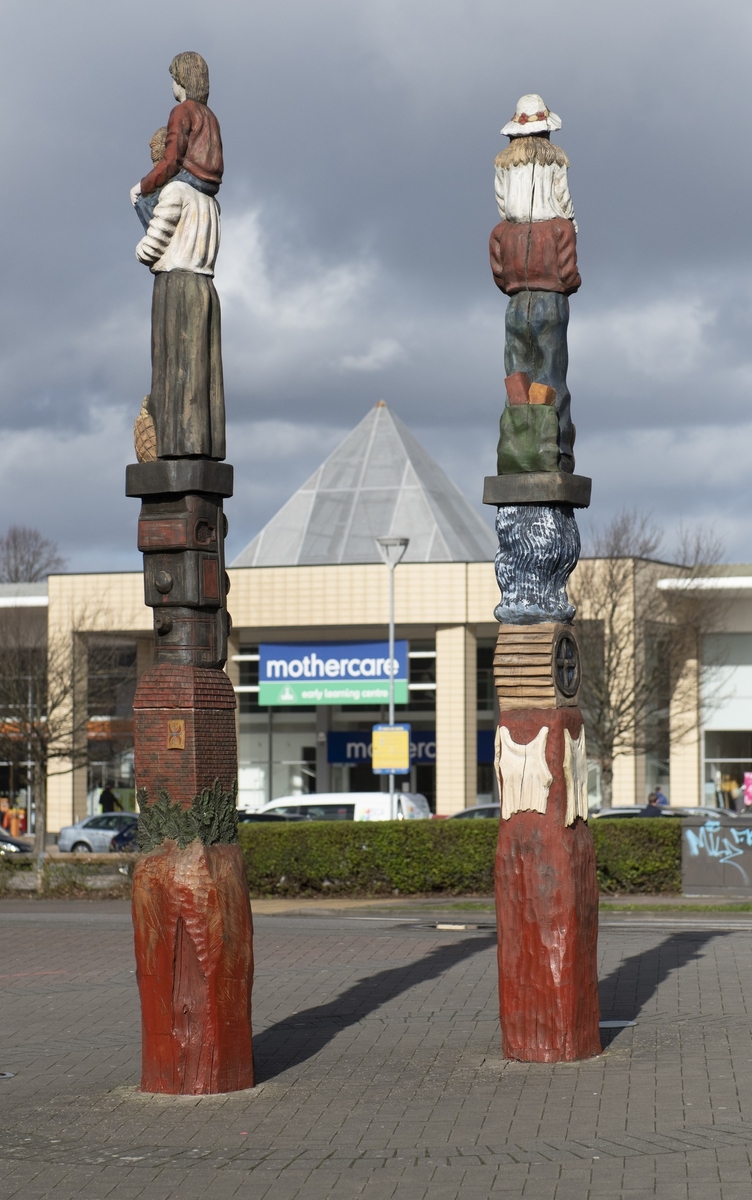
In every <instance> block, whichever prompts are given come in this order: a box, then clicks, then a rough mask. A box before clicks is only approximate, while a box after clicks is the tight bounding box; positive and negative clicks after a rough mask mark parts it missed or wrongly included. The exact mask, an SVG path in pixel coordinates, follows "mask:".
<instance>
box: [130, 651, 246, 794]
mask: <svg viewBox="0 0 752 1200" xmlns="http://www.w3.org/2000/svg"><path fill="white" fill-rule="evenodd" d="M133 718H134V734H135V746H136V787H137V788H146V790H147V792H148V794H149V795H150V796H158V795H159V793H160V792H161V791H163V790H164V791H167V792H168V793H169V795H170V797H171V799H172V800H173V801H174V802H177V803H179V804H180V805H181V806H182V807H183V808H190V807H191V805H192V803H193V797H194V796H196V795H197V794H199V793H201V792H202V791H203V790H204V788H206V787H211V786H212V784H213V783H214V780H215V779H218V780H219V783H220V785H221V787H222V789H223V790H224V791H226V792H229V791H231V789H232V786H233V783H234V780H235V778H236V776H237V773H238V752H237V741H236V736H235V692H234V690H233V686H232V684H231V683H230V681H229V679H228V678H227V676H226V675H225V674H224V672H223V671H212V670H208V669H205V668H202V667H188V666H175V665H173V664H171V663H161V664H158V665H157V666H155V667H151V668H150V669H149V670H148V671H145V672H144V674H143V675H142V676H141V679H140V680H139V684H138V687H137V688H136V695H135V697H134V700H133ZM175 720H183V721H184V722H185V748H184V749H182V750H179V749H172V748H170V747H169V746H168V723H169V722H170V721H175Z"/></svg>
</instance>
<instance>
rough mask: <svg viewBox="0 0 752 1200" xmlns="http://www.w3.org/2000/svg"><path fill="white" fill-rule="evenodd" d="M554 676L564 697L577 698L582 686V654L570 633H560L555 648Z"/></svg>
mask: <svg viewBox="0 0 752 1200" xmlns="http://www.w3.org/2000/svg"><path fill="white" fill-rule="evenodd" d="M554 676H555V678H556V686H557V687H558V689H559V691H560V692H561V694H562V696H567V697H571V696H575V695H576V694H577V691H578V689H579V686H580V652H579V649H578V646H577V642H576V641H575V639H574V638H573V637H572V635H571V634H569V633H560V634H559V636H558V638H557V639H556V645H555V646H554Z"/></svg>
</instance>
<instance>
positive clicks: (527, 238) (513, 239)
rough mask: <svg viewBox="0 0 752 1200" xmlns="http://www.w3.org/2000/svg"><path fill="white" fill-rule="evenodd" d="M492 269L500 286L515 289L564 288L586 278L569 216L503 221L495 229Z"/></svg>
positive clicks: (573, 289)
mask: <svg viewBox="0 0 752 1200" xmlns="http://www.w3.org/2000/svg"><path fill="white" fill-rule="evenodd" d="M489 251H490V254H491V270H492V271H493V277H494V280H495V281H496V286H497V287H498V288H500V289H501V291H502V292H505V293H506V295H507V296H513V295H514V294H515V292H522V291H540V292H563V293H564V294H565V295H566V296H570V295H571V294H572V292H576V291H577V289H578V288H579V286H580V284H581V283H582V280H581V279H580V273H579V271H578V270H577V234H576V233H575V231H574V226H573V224H572V222H571V221H569V220H567V219H566V217H554V218H553V219H552V220H550V221H532V222H527V221H524V222H522V221H519V222H518V221H501V222H500V223H499V224H498V225H497V226H496V228H495V229H494V230H493V231H492V233H491V241H490V245H489Z"/></svg>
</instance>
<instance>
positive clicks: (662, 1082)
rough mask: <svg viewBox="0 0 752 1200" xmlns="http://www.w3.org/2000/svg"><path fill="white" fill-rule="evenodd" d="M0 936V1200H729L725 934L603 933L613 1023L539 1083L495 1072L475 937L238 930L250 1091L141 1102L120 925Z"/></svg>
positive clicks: (100, 913)
mask: <svg viewBox="0 0 752 1200" xmlns="http://www.w3.org/2000/svg"><path fill="white" fill-rule="evenodd" d="M682 916H683V920H686V916H687V914H683V915H682ZM0 919H2V922H3V930H4V935H5V936H4V946H3V950H4V956H3V964H2V972H0V991H2V993H3V995H2V1003H3V1014H4V1030H3V1033H4V1036H3V1045H2V1050H0V1055H1V1056H2V1062H0V1069H6V1070H13V1071H15V1072H16V1076H15V1078H14V1079H12V1080H6V1081H2V1082H0V1106H1V1111H2V1113H3V1117H2V1129H1V1130H0V1159H2V1160H3V1169H2V1172H1V1173H0V1197H1V1198H2V1200H48V1198H49V1200H52V1198H53V1197H54V1200H68V1198H69V1197H70V1200H73V1197H76V1198H78V1197H82V1198H83V1200H178V1198H179V1200H193V1197H197V1198H198V1197H199V1196H200V1197H202V1200H203V1198H204V1197H207V1196H208V1197H210V1200H234V1197H236V1196H238V1197H241V1196H242V1197H245V1196H248V1195H252V1196H253V1197H254V1200H266V1198H267V1197H268V1198H269V1200H303V1197H305V1200H362V1198H366V1200H382V1197H383V1198H384V1200H392V1197H394V1198H396V1200H426V1198H427V1197H430V1200H458V1198H459V1197H460V1196H461V1197H462V1200H476V1197H477V1200H486V1198H487V1197H491V1196H508V1197H515V1200H519V1198H520V1197H524V1198H525V1200H549V1198H550V1200H610V1198H611V1197H614V1198H616V1197H618V1198H619V1200H627V1198H628V1197H629V1198H631V1200H641V1198H642V1197H643V1196H644V1197H647V1196H651V1197H655V1196H656V1195H660V1196H661V1198H662V1200H716V1197H717V1198H718V1200H737V1197H739V1198H741V1197H742V1196H744V1197H745V1200H748V1197H749V1195H750V1189H751V1188H752V1165H751V1163H752V1033H751V1031H750V1025H752V1021H750V1017H749V1013H748V1000H747V998H748V997H749V996H750V995H752V953H750V951H752V928H749V926H750V922H749V920H746V921H739V923H738V926H737V927H734V925H733V921H729V919H728V916H727V915H726V914H723V917H722V919H721V920H720V921H719V924H720V925H721V926H722V928H718V929H713V927H712V923H711V922H705V921H703V923H702V925H701V927H699V928H698V929H697V930H696V931H692V930H687V929H686V927H682V928H678V927H675V928H672V926H671V921H670V920H668V919H662V922H661V925H660V926H656V925H655V924H654V923H653V924H651V923H650V922H649V921H643V920H642V919H641V918H640V917H639V916H638V917H636V918H635V919H634V920H631V919H629V920H625V919H624V918H620V919H619V923H618V926H617V925H612V926H609V924H608V922H605V923H604V927H603V929H602V932H601V941H600V958H601V979H602V997H603V1007H604V1012H603V1015H604V1017H629V1018H630V1019H632V1018H634V1019H636V1020H637V1022H638V1023H637V1025H636V1026H634V1027H630V1028H626V1029H624V1030H621V1031H616V1032H614V1031H608V1032H607V1039H608V1043H609V1044H608V1046H607V1048H606V1051H605V1053H604V1054H603V1055H602V1056H601V1057H600V1058H598V1059H596V1060H592V1061H590V1062H587V1063H581V1064H554V1065H540V1064H523V1063H505V1062H504V1061H503V1060H502V1058H501V1051H500V1041H499V1031H498V1019H497V999H496V975H495V945H494V941H493V937H492V935H491V934H490V933H489V932H488V931H484V930H478V931H469V930H466V931H456V932H452V931H437V930H436V929H434V928H432V927H427V926H426V927H422V926H421V925H417V926H416V925H405V924H401V923H400V921H399V920H395V921H392V922H384V923H381V922H379V923H376V922H374V923H373V924H371V923H370V922H368V923H366V922H360V921H354V920H348V919H347V917H346V916H345V915H343V914H341V913H340V914H335V915H332V916H328V917H321V916H316V915H314V916H306V915H302V916H301V915H295V916H289V917H288V916H278V917H261V918H259V919H257V932H256V961H257V970H258V973H257V979H256V986H255V989H254V1029H255V1048H256V1060H257V1065H258V1070H259V1077H260V1085H259V1087H258V1088H256V1089H255V1090H254V1091H252V1092H244V1093H238V1094H236V1095H234V1096H224V1097H159V1096H151V1097H146V1096H142V1095H140V1094H139V1093H138V1092H137V1090H136V1087H137V1083H138V1077H139V1050H140V1047H139V1013H138V997H137V993H136V987H135V977H134V973H133V971H134V964H133V961H132V930H131V927H130V915H129V911H128V907H127V905H124V904H122V903H118V902H106V901H100V902H92V903H86V902H37V901H28V902H24V901H9V902H0ZM729 926H731V927H730V928H729Z"/></svg>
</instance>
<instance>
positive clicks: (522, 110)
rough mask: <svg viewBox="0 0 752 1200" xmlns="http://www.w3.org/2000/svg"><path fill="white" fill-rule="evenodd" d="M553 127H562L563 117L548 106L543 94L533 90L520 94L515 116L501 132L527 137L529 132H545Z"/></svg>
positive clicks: (510, 135)
mask: <svg viewBox="0 0 752 1200" xmlns="http://www.w3.org/2000/svg"><path fill="white" fill-rule="evenodd" d="M552 129H561V117H557V115H556V113H555V112H551V110H550V109H548V108H546V105H545V103H544V102H543V97H542V96H538V95H536V94H535V92H531V93H530V94H529V95H527V96H520V98H519V100H518V101H517V107H516V108H515V110H514V116H513V117H512V119H511V121H507V123H506V125H505V126H504V128H503V129H502V131H501V132H502V133H503V134H505V135H506V136H507V137H525V135H526V134H529V133H543V131H544V130H549V131H550V130H552Z"/></svg>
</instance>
